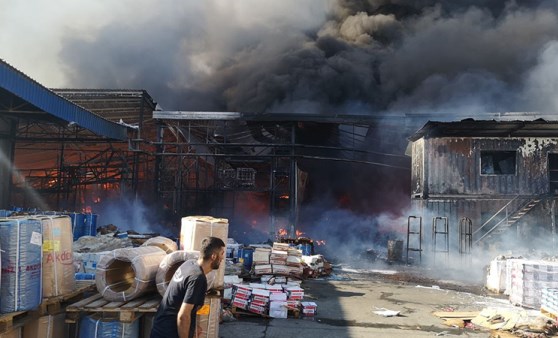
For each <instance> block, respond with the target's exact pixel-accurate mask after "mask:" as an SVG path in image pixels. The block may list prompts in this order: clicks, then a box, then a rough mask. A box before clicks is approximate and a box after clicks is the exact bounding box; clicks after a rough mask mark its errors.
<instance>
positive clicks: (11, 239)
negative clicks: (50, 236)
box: [0, 218, 43, 313]
mask: <svg viewBox="0 0 558 338" xmlns="http://www.w3.org/2000/svg"><path fill="white" fill-rule="evenodd" d="M0 247H2V250H3V252H2V257H1V259H2V263H1V265H2V278H1V281H0V283H1V285H0V313H8V312H16V311H26V310H31V309H33V308H35V307H37V306H38V305H39V304H40V303H41V300H42V285H41V284H42V249H43V246H42V225H41V221H40V220H38V219H31V218H13V219H2V220H0Z"/></svg>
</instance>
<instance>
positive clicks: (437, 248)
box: [432, 216, 449, 262]
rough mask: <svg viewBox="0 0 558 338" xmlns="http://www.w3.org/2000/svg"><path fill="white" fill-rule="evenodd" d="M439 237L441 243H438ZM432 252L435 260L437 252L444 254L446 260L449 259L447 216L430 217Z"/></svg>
mask: <svg viewBox="0 0 558 338" xmlns="http://www.w3.org/2000/svg"><path fill="white" fill-rule="evenodd" d="M440 222H441V224H440ZM439 237H441V241H442V243H441V245H438V244H439V243H438V238H439ZM432 252H433V254H434V260H436V255H437V254H438V253H442V254H445V256H446V262H447V261H448V259H449V225H448V218H447V217H441V216H437V217H433V218H432Z"/></svg>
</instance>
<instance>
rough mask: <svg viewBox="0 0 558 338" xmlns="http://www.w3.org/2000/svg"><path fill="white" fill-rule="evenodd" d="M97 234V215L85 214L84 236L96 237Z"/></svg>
mask: <svg viewBox="0 0 558 338" xmlns="http://www.w3.org/2000/svg"><path fill="white" fill-rule="evenodd" d="M96 234H97V214H85V222H84V226H83V235H82V236H95V235H96Z"/></svg>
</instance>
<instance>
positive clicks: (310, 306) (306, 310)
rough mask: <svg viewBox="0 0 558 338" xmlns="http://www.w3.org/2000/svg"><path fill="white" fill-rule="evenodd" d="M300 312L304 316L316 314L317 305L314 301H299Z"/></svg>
mask: <svg viewBox="0 0 558 338" xmlns="http://www.w3.org/2000/svg"><path fill="white" fill-rule="evenodd" d="M300 306H301V307H302V314H303V315H304V316H306V317H313V316H315V315H316V312H317V308H318V305H317V304H316V303H314V302H301V303H300Z"/></svg>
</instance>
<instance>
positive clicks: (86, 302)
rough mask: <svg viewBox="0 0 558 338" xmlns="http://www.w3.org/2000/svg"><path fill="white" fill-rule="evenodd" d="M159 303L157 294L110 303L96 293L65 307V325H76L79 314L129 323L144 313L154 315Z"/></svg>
mask: <svg viewBox="0 0 558 338" xmlns="http://www.w3.org/2000/svg"><path fill="white" fill-rule="evenodd" d="M160 302H161V296H160V295H159V294H151V295H146V296H143V297H141V298H136V299H133V300H129V301H125V302H111V301H109V300H106V299H104V298H103V297H102V296H101V294H99V293H97V294H95V295H93V296H91V297H88V298H85V299H83V300H81V301H79V302H77V303H74V304H70V305H68V306H67V307H66V323H72V324H74V323H77V322H78V321H79V316H80V313H89V314H98V315H100V316H102V317H103V318H107V319H108V318H110V319H117V320H119V321H121V322H123V323H131V322H133V321H134V320H136V319H137V318H139V317H140V316H141V315H142V314H144V313H155V312H157V308H158V307H159V303H160Z"/></svg>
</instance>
